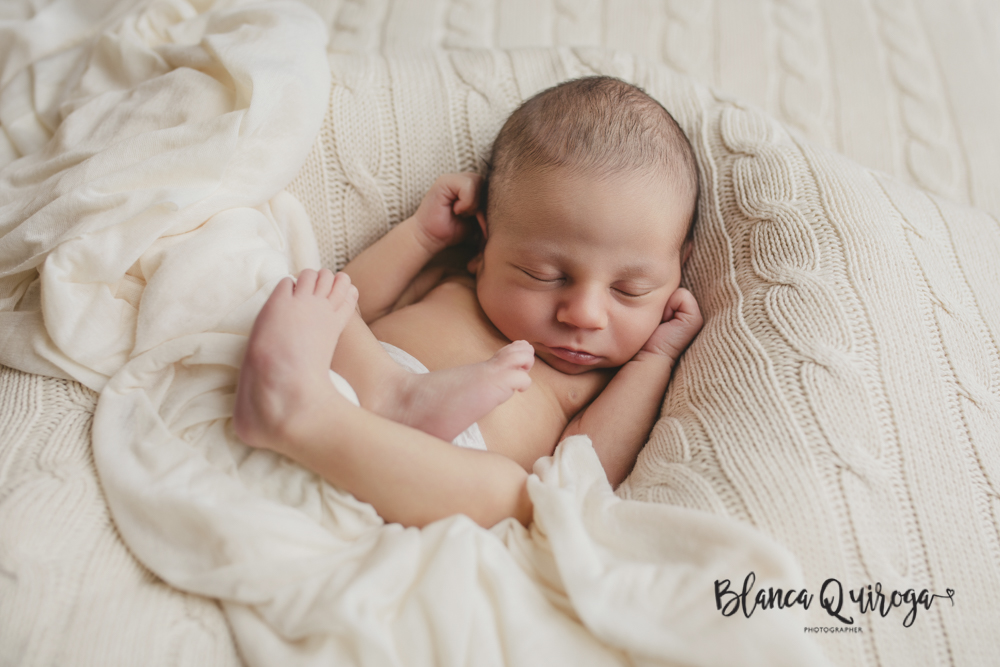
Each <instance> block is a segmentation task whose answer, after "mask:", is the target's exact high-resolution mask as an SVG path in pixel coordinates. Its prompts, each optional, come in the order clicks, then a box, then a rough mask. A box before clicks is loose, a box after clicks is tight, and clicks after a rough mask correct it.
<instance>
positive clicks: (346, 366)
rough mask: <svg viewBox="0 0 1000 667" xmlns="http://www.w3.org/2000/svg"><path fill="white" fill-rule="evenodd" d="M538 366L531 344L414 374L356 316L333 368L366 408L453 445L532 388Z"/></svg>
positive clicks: (514, 346)
mask: <svg viewBox="0 0 1000 667" xmlns="http://www.w3.org/2000/svg"><path fill="white" fill-rule="evenodd" d="M534 361H535V352H534V350H533V349H532V347H531V345H530V344H529V343H527V342H525V341H515V342H514V343H511V344H510V345H508V346H506V347H504V348H503V349H501V350H500V351H499V352H497V353H496V354H495V355H493V357H492V358H491V359H488V360H486V361H483V362H480V363H478V364H469V365H467V366H457V367H455V368H448V369H445V370H440V371H434V372H431V373H423V374H419V373H411V372H410V371H408V370H406V369H405V368H402V367H401V366H400V365H399V364H397V363H396V362H395V361H394V360H393V359H392V358H391V357H390V356H389V354H388V353H387V352H386V351H385V349H384V348H383V347H382V345H381V344H380V343H379V342H378V340H377V339H376V338H375V336H374V335H373V334H372V332H371V330H370V329H369V328H368V325H366V324H365V323H364V322H363V321H362V320H361V316H360V315H355V316H354V317H353V318H351V321H350V322H348V324H347V327H346V328H345V329H344V332H343V333H342V334H341V336H340V343H339V344H338V345H337V350H336V352H335V353H334V355H333V363H332V364H331V366H330V367H331V368H332V369H333V370H334V371H336V372H337V373H339V374H340V375H341V376H343V377H344V379H346V380H347V381H348V382H350V383H351V386H352V387H353V388H354V391H355V392H357V394H358V400H359V401H360V403H361V407H363V408H366V409H368V410H371V411H372V412H374V413H375V414H377V415H380V416H382V417H385V418H387V419H391V420H393V421H396V422H399V423H400V424H406V425H407V426H412V427H414V428H417V429H420V430H421V431H423V432H425V433H429V434H430V435H434V436H437V437H439V438H441V439H443V440H452V439H454V438H455V437H456V436H457V435H458V434H459V433H461V432H462V431H464V430H465V429H467V428H468V427H469V426H471V425H472V424H473V423H475V422H476V421H478V420H479V419H480V418H482V417H483V416H485V415H486V414H487V413H489V412H490V411H491V410H493V408H495V407H496V406H498V405H500V404H501V403H503V402H504V401H506V400H507V399H508V398H510V397H511V396H512V395H513V394H514V392H515V391H524V390H525V389H527V388H528V387H529V386H530V385H531V377H530V376H529V375H528V371H529V370H531V366H532V364H533V363H534Z"/></svg>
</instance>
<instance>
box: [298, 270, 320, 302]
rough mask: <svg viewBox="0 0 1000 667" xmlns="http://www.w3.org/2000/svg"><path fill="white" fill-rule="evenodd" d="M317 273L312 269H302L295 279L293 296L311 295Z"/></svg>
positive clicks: (314, 288) (314, 287) (313, 290)
mask: <svg viewBox="0 0 1000 667" xmlns="http://www.w3.org/2000/svg"><path fill="white" fill-rule="evenodd" d="M316 278H317V274H316V272H315V271H313V270H312V269H302V272H301V273H299V277H298V278H296V279H295V296H299V297H301V296H306V295H311V294H313V293H314V292H315V291H316Z"/></svg>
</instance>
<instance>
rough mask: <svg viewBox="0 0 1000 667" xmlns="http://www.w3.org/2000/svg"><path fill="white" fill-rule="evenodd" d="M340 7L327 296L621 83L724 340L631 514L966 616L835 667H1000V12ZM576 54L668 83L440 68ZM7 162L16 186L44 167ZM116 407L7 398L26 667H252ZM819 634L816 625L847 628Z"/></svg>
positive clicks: (665, 428)
mask: <svg viewBox="0 0 1000 667" xmlns="http://www.w3.org/2000/svg"><path fill="white" fill-rule="evenodd" d="M310 4H313V5H317V7H318V9H320V11H321V13H322V15H323V16H324V17H325V18H326V19H327V23H328V25H329V28H330V43H329V50H330V51H331V53H332V54H333V55H332V56H331V66H332V70H333V77H334V86H333V88H332V90H331V97H330V110H329V113H328V114H327V117H326V120H325V121H324V124H323V127H322V130H321V132H320V135H319V137H318V139H317V142H316V144H315V146H314V147H313V150H312V152H311V153H310V155H309V157H308V159H307V161H306V164H305V165H304V166H303V168H302V170H301V171H300V172H299V175H298V177H297V178H296V180H295V181H294V182H293V183H292V184H291V185H290V186H289V191H291V192H292V193H293V194H295V195H296V196H297V197H298V198H299V199H300V200H301V201H302V203H303V204H304V206H305V208H306V210H307V211H308V213H309V214H310V217H311V219H312V220H313V223H314V228H315V232H316V236H317V240H318V242H319V247H320V254H321V258H322V261H323V263H324V264H325V265H327V266H330V267H341V266H343V265H344V264H345V263H346V262H347V261H348V260H349V259H350V258H351V257H353V256H355V255H356V254H357V253H358V252H360V251H361V250H362V249H364V248H365V247H367V246H368V245H370V244H371V243H372V242H373V241H374V240H375V239H377V238H378V237H379V236H380V235H381V234H383V233H385V232H386V231H387V230H388V229H390V228H391V227H392V225H394V224H397V223H398V222H399V221H400V220H402V219H403V218H404V217H405V216H406V215H408V214H409V213H410V212H412V210H414V208H415V206H416V204H417V202H418V201H419V199H420V197H421V196H422V194H423V192H424V190H425V189H426V188H427V187H428V186H429V185H430V184H431V183H432V182H433V180H434V178H435V177H436V176H437V175H438V174H439V173H441V172H444V171H451V170H466V169H481V168H482V164H483V163H482V160H483V159H484V157H485V156H486V155H488V151H489V145H490V142H491V140H492V137H493V135H494V134H495V132H496V130H497V129H498V128H499V125H500V123H502V121H503V119H504V118H505V117H506V115H507V114H508V113H509V112H510V110H511V109H513V108H514V106H515V105H516V104H517V103H518V102H519V101H520V100H521V99H522V98H524V97H526V96H528V95H530V94H532V93H533V92H535V91H537V90H540V89H541V88H544V87H545V86H547V85H550V84H552V83H554V82H556V81H558V80H560V79H563V78H567V77H571V76H579V75H582V74H588V73H593V72H606V73H612V74H617V75H619V76H623V77H624V78H627V79H630V80H634V81H636V82H637V83H639V84H640V85H643V86H645V87H646V88H647V89H648V90H649V91H650V92H652V93H653V94H654V95H656V96H657V97H659V98H660V99H662V100H663V101H664V102H665V103H667V104H668V106H669V107H670V108H671V110H672V111H673V112H674V113H675V115H676V116H677V117H678V120H680V121H681V123H682V125H683V126H684V127H685V130H686V131H687V132H688V133H689V135H690V136H691V138H692V141H693V142H694V144H695V147H696V150H697V152H698V157H699V162H700V166H701V169H702V173H703V177H704V193H703V200H702V206H701V212H702V216H701V219H700V221H699V224H698V227H697V231H696V250H695V253H694V255H693V256H692V258H691V261H690V263H689V265H688V267H687V271H686V277H685V281H686V284H687V285H688V286H689V287H690V288H691V289H692V290H694V292H695V294H696V295H697V297H698V298H699V302H700V303H701V306H702V309H703V312H704V313H705V315H706V325H705V329H704V330H703V332H702V333H701V335H700V336H699V337H698V339H697V340H696V342H695V343H694V345H693V346H692V348H691V349H690V350H689V352H688V353H687V354H686V355H685V357H684V359H683V362H682V363H681V364H680V366H679V368H678V369H677V371H676V374H675V377H674V379H673V382H672V384H671V388H670V391H669V392H668V395H667V397H666V401H665V403H664V410H663V416H662V418H661V419H660V421H659V422H658V423H657V425H656V427H655V428H654V431H653V433H652V435H651V438H650V442H649V444H648V445H647V446H646V448H645V449H644V451H643V452H642V454H641V456H640V458H639V461H638V463H637V465H636V468H635V470H634V472H633V474H632V475H631V477H630V478H629V480H628V481H627V482H626V484H625V485H623V487H622V489H621V491H620V494H621V495H623V496H626V497H630V498H635V499H642V500H649V501H654V502H663V503H674V504H679V505H683V506H686V507H692V508H698V509H703V510H707V511H710V512H715V513H718V514H726V515H730V516H734V517H737V518H740V519H742V520H744V521H747V522H749V523H751V524H753V525H755V526H757V527H758V528H760V529H762V530H763V531H765V532H767V533H769V534H771V535H773V536H774V537H775V538H777V539H778V540H779V541H780V542H782V543H784V544H785V545H787V546H788V547H789V548H790V549H791V550H792V551H793V552H794V553H795V554H796V555H797V556H798V558H799V559H800V562H801V564H802V566H803V569H804V571H805V579H806V584H807V586H808V587H809V588H810V592H812V593H817V594H818V591H819V587H820V586H821V584H822V582H823V581H824V580H825V579H826V578H827V577H837V578H838V579H840V580H841V581H842V582H843V583H844V584H845V586H849V587H853V588H855V589H856V588H858V587H860V586H863V585H865V584H868V583H871V584H874V583H875V582H881V584H882V586H883V588H885V589H886V590H890V591H891V590H893V589H898V590H905V589H907V588H910V587H913V588H916V589H917V590H918V591H919V590H920V589H922V588H928V589H930V590H931V591H932V592H934V593H941V594H943V593H944V592H945V589H947V588H950V589H953V590H954V591H955V598H954V599H955V603H954V605H951V604H949V603H948V602H947V600H944V601H942V600H939V601H937V603H935V605H934V606H933V607H932V608H931V609H929V610H925V609H923V608H922V607H921V608H920V609H919V612H918V614H917V619H916V622H915V623H914V627H911V628H904V627H902V624H901V622H900V619H901V617H902V615H903V614H902V613H901V612H900V610H899V609H897V610H895V611H893V612H892V613H891V614H890V615H889V616H888V617H887V618H882V617H880V616H878V615H877V614H876V613H868V614H864V615H859V614H857V613H856V611H855V613H854V614H853V615H854V617H855V620H856V622H857V623H858V624H859V625H860V627H861V628H863V630H864V632H863V634H861V635H857V636H853V635H852V636H828V635H819V636H818V641H820V642H822V646H823V648H824V649H825V651H826V652H827V653H828V655H830V656H831V657H832V658H833V659H834V661H835V662H836V663H837V664H843V665H931V664H940V665H947V664H954V665H972V664H988V663H989V662H990V661H991V660H994V659H995V655H996V652H997V649H998V646H997V639H996V636H995V627H996V612H995V611H994V609H993V607H992V604H991V600H990V595H992V593H993V592H994V591H997V590H1000V435H998V434H1000V290H998V289H997V285H1000V265H998V263H997V261H996V257H998V256H1000V225H998V223H997V220H996V218H995V217H994V216H996V215H997V214H998V213H1000V194H998V193H1000V190H998V189H997V188H996V183H997V182H998V181H1000V152H998V151H997V150H996V147H997V146H998V145H1000V125H998V124H997V123H996V111H997V109H1000V76H998V70H1000V65H998V64H997V63H1000V57H998V56H1000V50H998V48H1000V47H998V42H997V39H996V35H997V31H998V30H1000V12H998V10H996V9H995V8H993V5H991V4H989V3H987V2H978V3H977V2H971V1H970V2H960V3H934V2H932V1H931V0H844V1H843V2H836V3H832V2H830V3H820V2H818V1H809V0H782V1H780V2H779V1H773V0H747V1H745V2H738V3H737V2H723V1H722V0H716V1H715V2H685V1H682V0H670V1H669V2H654V1H653V0H618V1H615V0H581V1H580V2H576V3H570V2H564V1H561V0H542V1H541V2H535V1H533V0H532V1H528V0H516V1H515V0H510V1H506V2H499V0H432V1H429V2H423V3H414V2H403V1H402V0H344V1H343V2H339V3H337V2H331V3H323V2H313V3H310ZM109 6H110V5H109ZM575 45H594V46H604V47H612V48H617V49H622V50H624V51H631V52H632V53H635V54H638V55H640V56H643V57H644V58H645V59H646V60H642V59H634V58H633V57H632V56H629V55H624V54H622V53H619V54H617V55H616V54H614V53H611V52H608V51H599V50H588V49H577V50H573V49H568V48H566V49H561V50H536V51H531V50H529V51H513V52H509V53H506V52H499V51H478V52H477V51H470V52H454V53H447V52H442V51H438V52H436V53H434V54H425V55H422V56H420V57H414V55H413V54H414V53H415V52H416V51H420V50H423V49H426V48H428V47H444V48H452V49H465V48H475V47H491V46H492V47H502V48H508V47H523V46H575ZM351 54H355V55H351ZM356 54H371V55H368V56H363V55H356ZM378 54H382V55H378ZM667 66H669V67H671V68H673V69H674V70H677V71H682V72H686V73H688V74H690V75H692V76H693V77H696V78H697V79H698V80H700V81H703V82H706V83H711V84H714V85H715V86H716V88H717V89H720V90H725V91H726V92H727V93H729V94H733V95H735V96H736V97H738V98H739V99H740V100H741V102H735V101H733V100H732V99H730V98H728V97H726V96H723V95H721V94H718V95H716V94H712V93H709V92H708V91H707V90H705V89H703V88H699V87H698V86H695V85H694V84H692V83H691V82H690V80H688V79H686V78H684V77H679V76H677V75H676V74H674V73H673V72H672V71H671V70H669V69H667ZM19 82H20V79H17V80H15V82H14V84H12V85H11V86H10V87H9V88H8V91H7V92H6V93H5V95H6V97H4V98H3V99H2V100H0V102H3V103H2V104H0V123H3V124H4V126H5V127H7V128H10V127H15V126H16V127H18V128H21V129H22V130H23V129H24V128H26V127H29V126H30V127H31V128H34V129H32V130H31V131H30V132H28V131H23V132H21V133H20V134H19V135H18V136H21V137H31V136H35V137H37V141H36V143H37V146H41V145H43V144H44V141H45V140H46V138H47V134H46V133H47V130H46V129H45V125H46V118H49V117H50V116H51V114H49V116H46V115H45V114H40V115H38V116H37V117H36V115H32V114H28V113H25V114H23V115H18V114H19V113H20V112H21V111H23V110H22V109H21V108H20V107H18V106H17V105H15V104H13V103H12V102H10V100H12V99H13V97H12V95H11V94H10V91H12V90H14V89H15V88H16V87H17V86H20V85H21V83H23V82H21V83H19ZM26 86H27V84H25V90H27V89H28V88H27V87H26ZM748 103H749V104H748ZM753 105H756V106H753ZM32 123H34V124H35V125H31V124H32ZM36 125H37V127H36ZM6 136H8V137H9V136H14V134H13V133H10V132H9V133H8V134H7V135H6ZM4 141H6V140H4V139H3V138H2V136H0V157H4V156H6V157H8V158H9V159H13V158H14V157H16V156H17V155H19V154H21V153H25V152H28V151H29V150H34V149H35V148H37V146H35V148H32V146H29V145H28V144H27V143H21V144H17V145H15V144H11V143H9V142H8V143H3V142H4ZM26 141H27V140H26ZM828 149H833V150H835V151H839V152H840V153H843V154H845V155H846V156H848V157H850V158H853V160H855V161H856V162H852V161H849V160H847V159H844V158H842V157H840V156H838V155H836V154H835V153H834V152H832V151H831V150H828ZM858 163H860V164H861V165H864V166H859V164H858ZM914 185H915V186H919V187H920V188H922V190H918V189H915V188H914V187H912V186H914ZM952 200H954V201H958V202H962V203H971V204H974V205H976V206H978V207H979V208H980V209H983V210H985V211H988V212H991V213H992V214H993V215H992V216H991V215H989V214H988V213H984V212H981V211H977V210H974V209H971V208H967V207H964V206H962V205H959V204H956V203H952ZM95 400H96V398H95V394H93V393H92V392H90V391H89V390H86V389H84V388H83V387H82V386H81V385H79V384H77V383H73V382H67V381H65V380H56V379H52V378H44V377H42V376H34V375H28V374H25V373H21V372H19V371H14V370H11V369H6V368H0V406H2V408H0V619H2V622H0V646H2V647H4V648H3V651H4V657H8V656H15V660H14V663H13V664H21V665H50V664H60V665H77V664H94V665H119V664H120V665H131V664H140V663H141V664H148V665H157V664H164V665H166V664H183V665H197V664H211V665H226V664H238V662H239V659H238V657H237V655H236V653H235V650H234V648H233V645H232V642H231V640H230V639H229V636H228V631H227V628H226V625H225V621H224V619H223V617H222V615H221V612H220V611H219V609H218V607H217V605H216V604H215V603H213V602H210V601H206V600H204V599H202V598H198V597H195V596H190V595H186V594H183V593H180V592H178V591H176V590H173V589H170V588H168V587H167V586H165V585H164V584H162V583H161V582H159V581H158V580H156V579H155V577H153V576H152V575H151V574H150V573H149V572H148V571H146V570H145V569H144V568H142V566H141V565H139V564H138V563H137V562H136V561H135V559H134V558H133V557H132V556H131V554H130V553H129V552H128V551H127V549H126V548H125V547H124V545H123V544H122V543H121V541H120V539H119V538H118V535H117V532H116V531H115V528H114V526H113V524H112V523H111V521H110V518H109V515H108V510H107V507H106V505H105V501H104V499H103V495H102V492H101V489H100V486H99V484H98V482H97V480H96V477H95V472H94V464H93V460H92V456H91V454H90V448H89V432H90V422H91V415H92V411H93V406H94V403H95ZM726 574H727V576H730V577H731V578H734V579H737V580H741V579H742V575H743V574H744V573H726ZM817 607H818V602H817V603H814V606H813V608H812V609H811V610H810V614H812V616H811V617H810V619H811V622H814V623H815V624H816V625H832V624H833V623H831V619H829V618H828V617H827V616H826V615H825V613H823V612H822V611H820V610H818V608H817ZM758 613H766V612H758ZM772 613H780V612H772ZM41 619H44V624H42V622H41ZM733 620H734V622H738V621H739V620H740V619H738V618H736V619H733Z"/></svg>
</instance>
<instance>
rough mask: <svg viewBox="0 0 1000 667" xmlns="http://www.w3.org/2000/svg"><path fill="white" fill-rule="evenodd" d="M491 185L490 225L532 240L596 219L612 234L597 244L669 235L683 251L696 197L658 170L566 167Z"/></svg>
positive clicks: (601, 237) (511, 177)
mask: <svg viewBox="0 0 1000 667" xmlns="http://www.w3.org/2000/svg"><path fill="white" fill-rule="evenodd" d="M496 185H497V186H498V187H497V188H496V190H495V191H494V186H493V184H491V186H490V190H491V194H490V196H491V198H492V197H494V196H496V199H499V200H501V201H502V203H503V204H502V206H497V207H493V206H492V205H491V209H492V210H491V211H490V213H491V216H492V217H491V224H503V225H504V226H505V227H507V228H508V231H509V232H510V233H513V234H516V235H518V236H520V237H531V236H535V235H537V233H538V232H539V231H545V228H546V227H548V226H550V225H552V224H556V223H558V224H559V226H560V229H561V231H563V232H569V233H572V231H573V230H574V228H576V227H577V226H585V227H589V226H590V225H592V224H594V220H593V218H594V217H595V216H596V217H597V219H599V220H600V221H601V223H602V226H604V227H607V228H608V231H610V232H612V233H609V234H599V235H595V236H594V238H593V241H592V242H593V243H604V244H612V245H618V244H619V243H620V242H623V241H624V240H625V239H634V237H635V236H636V235H637V234H638V235H640V236H642V235H647V236H649V237H650V240H651V241H652V240H660V239H663V238H664V236H666V237H669V238H670V239H672V240H673V242H672V243H670V245H671V247H674V246H676V247H680V246H681V245H682V244H683V242H684V240H685V238H686V236H687V231H688V227H689V223H690V220H691V215H692V214H693V212H694V205H695V201H694V197H693V196H692V193H690V192H687V191H686V189H685V188H683V187H682V186H681V185H679V184H678V183H677V182H676V180H674V179H671V178H669V176H667V175H665V174H663V173H662V172H658V171H653V170H642V171H629V172H620V173H600V172H593V171H590V172H577V171H574V170H570V169H566V168H558V169H552V170H547V171H546V172H544V173H538V172H530V173H513V174H510V175H509V176H508V177H507V178H504V179H503V180H502V182H500V183H497V184H496Z"/></svg>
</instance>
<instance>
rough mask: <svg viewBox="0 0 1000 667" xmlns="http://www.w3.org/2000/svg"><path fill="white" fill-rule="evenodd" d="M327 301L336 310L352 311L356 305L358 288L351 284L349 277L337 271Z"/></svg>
mask: <svg viewBox="0 0 1000 667" xmlns="http://www.w3.org/2000/svg"><path fill="white" fill-rule="evenodd" d="M327 299H329V300H330V302H331V303H332V304H333V305H334V308H336V309H337V310H340V309H342V308H348V309H351V310H353V309H354V306H355V305H356V304H357V303H358V288H357V287H355V286H354V285H353V284H352V283H351V277H350V276H349V275H347V274H346V273H344V272H343V271H339V272H337V274H336V275H335V276H333V286H332V288H331V290H330V296H328V297H327Z"/></svg>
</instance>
